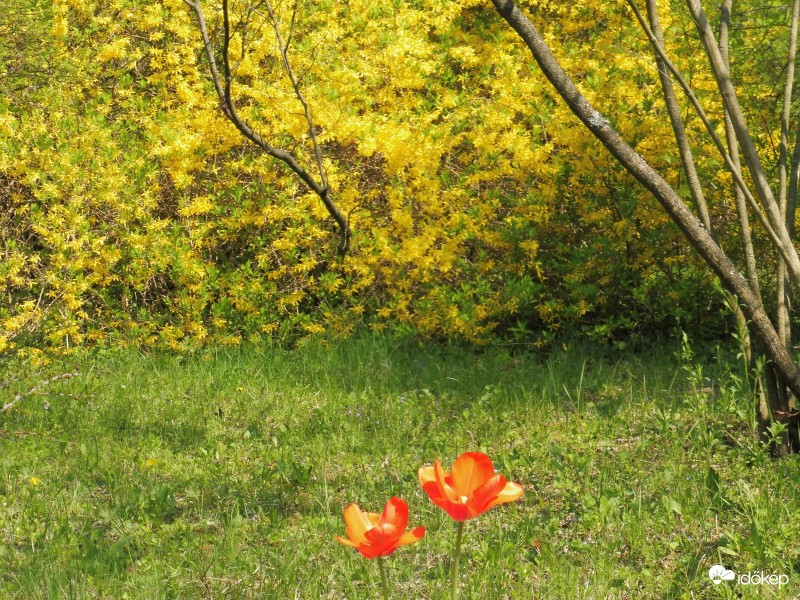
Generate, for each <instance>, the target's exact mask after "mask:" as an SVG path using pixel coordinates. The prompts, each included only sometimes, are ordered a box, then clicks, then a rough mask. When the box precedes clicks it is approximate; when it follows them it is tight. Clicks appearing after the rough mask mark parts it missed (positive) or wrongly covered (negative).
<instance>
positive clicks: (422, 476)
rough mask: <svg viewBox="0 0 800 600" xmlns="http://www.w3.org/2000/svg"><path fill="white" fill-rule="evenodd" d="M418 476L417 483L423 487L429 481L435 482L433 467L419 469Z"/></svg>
mask: <svg viewBox="0 0 800 600" xmlns="http://www.w3.org/2000/svg"><path fill="white" fill-rule="evenodd" d="M417 474H418V475H419V483H420V485H422V486H424V485H425V484H426V483H428V482H429V481H436V474H435V473H434V468H433V467H420V468H419V471H418V472H417Z"/></svg>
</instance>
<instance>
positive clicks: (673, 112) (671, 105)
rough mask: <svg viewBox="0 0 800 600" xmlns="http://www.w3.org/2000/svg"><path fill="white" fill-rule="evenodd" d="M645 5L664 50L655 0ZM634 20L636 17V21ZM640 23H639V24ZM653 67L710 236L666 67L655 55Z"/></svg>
mask: <svg viewBox="0 0 800 600" xmlns="http://www.w3.org/2000/svg"><path fill="white" fill-rule="evenodd" d="M646 1H647V17H648V19H649V20H650V27H651V29H652V31H653V36H654V38H655V40H656V43H657V44H658V45H659V46H660V47H662V48H663V47H664V36H663V34H662V32H661V22H660V21H659V18H658V4H657V0H646ZM631 8H633V10H634V12H636V13H638V8H636V3H635V2H633V1H632V2H631ZM637 18H638V17H637ZM640 22H641V21H640ZM656 63H657V65H658V75H659V78H660V79H661V89H662V91H663V96H664V102H665V103H666V105H667V112H668V113H669V119H670V122H671V123H672V131H673V133H674V134H675V141H676V142H677V144H678V151H679V153H680V155H681V161H682V162H683V170H684V172H685V173H686V181H687V183H688V184H689V190H690V191H691V194H692V199H693V200H694V203H695V205H696V206H697V212H698V213H699V214H700V219H701V220H702V221H703V224H704V225H705V226H706V229H707V230H708V231H709V232H711V234H712V235H713V229H712V226H711V215H710V214H709V212H708V205H707V204H706V199H705V196H704V194H703V188H702V186H701V185H700V178H699V177H698V176H697V168H696V167H695V162H694V157H693V156H692V149H691V147H690V146H689V138H688V137H687V136H686V129H685V128H684V125H683V118H682V117H681V109H680V106H679V105H678V98H677V97H676V96H675V88H674V87H673V85H672V79H670V76H669V70H668V68H667V65H666V64H664V59H662V58H661V56H660V55H659V54H658V52H656Z"/></svg>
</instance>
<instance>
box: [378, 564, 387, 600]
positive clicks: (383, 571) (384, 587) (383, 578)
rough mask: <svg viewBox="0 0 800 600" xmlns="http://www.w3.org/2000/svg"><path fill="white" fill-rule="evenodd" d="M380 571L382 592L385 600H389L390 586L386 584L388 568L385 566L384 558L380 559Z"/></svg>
mask: <svg viewBox="0 0 800 600" xmlns="http://www.w3.org/2000/svg"><path fill="white" fill-rule="evenodd" d="M378 570H379V571H380V572H381V590H383V600H389V584H388V583H387V582H386V568H385V567H384V566H383V557H382V556H379V557H378Z"/></svg>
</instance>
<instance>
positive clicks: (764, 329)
mask: <svg viewBox="0 0 800 600" xmlns="http://www.w3.org/2000/svg"><path fill="white" fill-rule="evenodd" d="M492 3H493V4H494V6H495V8H496V9H497V12H498V13H499V14H500V15H501V16H502V17H503V18H504V19H505V20H506V21H507V22H508V24H509V25H510V26H511V27H512V28H513V29H514V31H516V32H517V34H518V35H519V36H520V38H521V39H522V40H523V41H524V42H525V44H526V45H527V47H528V49H529V50H530V51H531V53H532V55H533V57H534V59H535V60H536V62H537V63H538V65H539V67H540V68H541V69H542V72H543V73H544V75H545V76H546V77H547V79H548V80H549V81H550V83H551V84H552V85H553V87H554V88H555V90H556V92H557V93H558V94H559V95H560V96H561V98H562V99H563V100H564V101H565V102H566V103H567V105H568V106H569V108H570V110H571V111H572V112H573V113H574V114H575V115H576V116H577V117H578V118H579V119H580V120H581V122H583V124H584V125H585V126H586V128H587V129H589V131H591V132H592V134H593V135H594V136H595V137H596V138H597V139H598V140H600V141H601V142H602V143H603V145H604V146H605V147H606V148H607V149H608V150H609V151H610V152H611V154H612V155H613V156H614V157H615V158H616V159H617V161H619V163H620V164H621V165H622V166H624V167H625V169H627V171H628V172H629V173H630V174H631V175H633V176H634V177H635V178H636V179H637V180H638V181H639V182H640V183H641V184H642V185H643V186H644V187H645V188H647V189H648V190H649V191H650V192H651V193H652V194H653V196H654V197H655V198H656V199H657V200H658V201H659V203H660V204H661V205H662V206H663V207H664V209H665V210H666V211H667V213H668V214H669V215H670V217H671V218H672V220H673V221H674V222H675V223H676V224H677V225H678V226H679V227H680V228H681V230H682V231H683V233H684V235H685V236H686V237H687V239H688V240H689V241H690V242H691V244H692V246H693V247H694V248H695V250H697V252H698V253H699V254H700V255H701V256H702V257H703V259H704V260H705V261H706V264H707V265H708V266H709V267H710V268H711V269H712V270H713V271H714V272H715V273H716V274H717V276H718V277H719V278H720V281H721V282H722V284H723V285H724V286H725V287H726V289H727V290H728V291H729V292H731V293H732V294H734V295H736V296H737V297H738V298H739V300H740V301H741V303H742V308H743V310H744V311H745V314H746V315H747V316H748V317H749V318H750V320H751V323H752V326H753V328H754V330H755V332H756V333H757V334H758V337H759V339H760V340H761V341H762V342H763V344H764V348H765V351H766V353H767V354H768V355H769V357H770V358H771V359H772V361H773V364H775V365H776V368H778V369H779V370H780V373H781V375H782V378H783V379H785V382H786V384H787V385H788V387H789V388H790V389H791V390H792V392H794V393H795V394H796V395H800V369H798V367H797V365H796V364H795V362H794V359H793V357H792V355H791V354H790V353H789V352H788V351H787V349H786V347H785V346H784V345H783V343H782V341H781V340H780V338H779V337H778V335H777V333H776V332H775V329H774V327H773V326H772V323H771V321H770V319H769V316H768V315H767V313H766V311H765V310H764V306H763V304H762V303H761V300H760V299H759V297H758V296H756V295H755V294H754V292H753V290H751V289H750V286H749V285H748V283H747V281H746V280H745V279H744V277H742V275H741V274H740V273H739V271H738V270H737V269H736V266H735V265H734V264H733V262H732V261H731V260H730V258H728V256H727V255H726V254H725V252H724V251H723V250H722V248H720V246H719V245H718V244H717V243H716V242H715V241H714V240H713V239H712V237H711V235H710V234H709V233H708V232H707V231H706V230H705V228H704V227H703V226H702V225H701V223H700V222H699V221H698V219H697V217H695V216H694V214H692V212H691V211H690V210H689V208H688V207H687V206H686V205H685V204H684V203H683V201H682V200H681V198H680V196H678V194H677V192H675V190H674V189H673V188H672V187H671V186H670V185H669V184H668V183H667V182H666V181H665V180H664V178H663V177H661V175H659V174H658V172H656V171H655V169H653V168H652V167H651V166H650V165H649V164H648V163H647V162H646V161H645V160H644V159H643V158H642V157H641V156H640V155H639V154H637V153H636V151H634V150H633V148H631V147H630V145H629V144H627V143H626V142H625V141H624V140H623V139H622V138H621V137H620V135H619V134H618V133H617V131H616V130H615V129H614V128H613V127H611V125H610V124H609V122H608V120H607V119H606V118H604V117H603V115H601V114H600V113H599V112H598V111H597V110H596V109H595V108H594V107H593V106H592V105H591V104H590V103H589V101H588V100H586V98H585V97H584V96H583V95H582V94H581V93H580V92H579V91H578V88H577V87H576V86H575V83H574V82H573V81H572V79H570V77H569V76H568V75H567V74H566V73H565V72H564V70H563V69H562V68H561V65H560V64H559V63H558V61H557V60H556V59H555V57H554V56H553V54H552V52H551V51H550V48H549V47H548V46H547V43H546V42H545V40H544V38H543V37H542V35H541V34H540V33H539V31H538V30H537V29H536V27H535V26H534V25H533V23H531V21H530V19H528V18H527V17H526V16H525V15H524V14H522V12H521V11H520V10H519V8H517V6H516V5H515V4H514V2H513V1H512V0H492Z"/></svg>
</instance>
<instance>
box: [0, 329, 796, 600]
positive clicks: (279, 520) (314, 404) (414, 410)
mask: <svg viewBox="0 0 800 600" xmlns="http://www.w3.org/2000/svg"><path fill="white" fill-rule="evenodd" d="M675 349H677V345H676V346H675V348H669V349H665V350H664V351H663V353H662V354H659V355H653V354H648V355H640V356H633V355H612V354H604V353H602V352H599V351H589V350H586V349H582V348H570V349H564V350H559V351H557V352H554V353H552V354H550V355H548V356H532V355H531V356H529V355H517V356H510V355H509V354H508V353H507V352H505V351H503V350H498V349H496V348H495V349H491V350H487V351H484V352H474V351H466V350H460V349H453V348H441V347H423V348H420V347H418V346H415V345H412V344H406V343H403V342H402V341H397V340H392V339H391V338H387V337H381V336H377V337H370V336H365V337H361V338H358V339H355V340H351V341H348V342H344V343H341V344H338V345H336V346H334V347H331V348H329V349H324V348H321V347H317V346H313V345H308V346H306V347H303V348H300V349H298V350H294V351H284V350H277V349H267V350H263V349H262V350H245V349H239V350H218V351H208V352H205V353H198V354H195V355H191V356H174V355H142V354H138V353H135V352H131V353H125V354H114V353H111V354H108V355H105V356H99V355H95V356H92V357H87V358H85V359H83V360H82V361H81V374H80V375H79V376H78V377H75V378H74V379H72V380H70V381H69V382H67V383H64V384H61V385H53V386H51V387H50V388H49V391H50V392H59V393H58V394H54V393H51V394H50V395H47V396H33V397H30V398H27V399H26V400H24V401H23V402H21V403H20V404H19V405H18V406H17V408H15V409H14V410H12V411H10V412H9V413H6V414H4V415H0V598H3V599H5V598H23V599H34V598H113V599H118V598H143V599H145V598H146V599H157V598H280V599H283V598H287V599H289V598H309V599H317V598H354V599H357V598H377V597H380V581H379V577H378V571H377V565H376V564H374V563H373V562H371V561H367V560H365V559H363V558H362V557H361V556H360V555H358V554H357V553H356V552H355V551H353V550H352V549H350V548H346V547H344V546H342V545H341V544H339V543H338V542H336V541H335V539H334V536H335V535H344V522H343V519H342V510H343V508H344V507H345V506H346V505H347V504H348V503H350V502H356V503H358V504H359V505H360V506H362V507H363V508H365V509H367V510H371V511H375V512H380V510H381V509H382V507H383V504H384V503H385V502H386V500H387V499H388V498H389V497H390V496H392V495H398V496H401V497H402V498H404V499H405V500H407V502H408V504H409V507H410V512H411V517H410V525H412V526H416V525H426V526H427V528H428V533H427V535H426V536H425V538H424V539H423V540H422V541H421V542H419V543H417V544H415V545H412V546H408V547H403V548H401V549H399V550H398V551H397V552H396V553H395V554H393V555H392V556H391V557H389V558H388V559H387V561H386V564H387V567H388V573H389V579H390V587H391V590H392V592H393V595H394V597H396V598H442V597H445V596H446V595H447V592H448V590H449V582H448V573H449V568H450V554H449V553H450V549H451V548H452V546H453V542H454V535H455V526H454V523H453V522H452V521H451V520H450V519H449V517H447V515H446V514H445V513H444V512H443V511H442V510H440V509H439V508H437V507H435V506H434V505H433V504H432V503H431V502H430V501H429V500H428V498H427V497H426V496H425V495H424V494H423V493H422V491H421V489H420V485H419V482H418V480H417V469H418V468H419V467H420V466H421V465H423V464H431V463H432V462H433V461H434V459H436V458H441V459H442V461H443V463H444V464H445V465H449V464H450V463H452V461H453V459H454V458H455V457H457V456H458V455H459V454H461V453H462V452H464V451H467V450H479V451H482V452H485V453H487V454H488V455H489V456H491V457H492V459H493V460H494V462H495V466H496V467H497V469H498V470H499V471H500V472H502V473H503V474H505V475H506V476H507V477H508V478H509V479H512V480H514V481H517V482H519V483H521V484H522V485H523V486H524V487H525V495H524V496H523V498H522V499H521V500H520V501H519V502H516V503H513V504H509V505H504V506H501V507H497V508H495V509H492V510H491V511H489V512H488V513H486V514H485V515H483V516H482V517H480V518H478V519H475V520H472V521H468V522H467V526H466V530H465V539H464V551H463V554H462V558H461V579H460V597H461V598H474V599H493V598H512V599H516V598H519V599H526V598H545V599H561V598H701V597H703V598H739V597H745V598H749V597H762V598H791V597H798V596H800V549H799V548H798V546H799V544H798V541H799V540H800V518H798V514H800V473H799V469H798V461H797V460H796V459H794V458H790V459H786V460H781V461H774V460H773V459H771V458H770V456H769V454H768V453H767V452H766V451H765V450H764V449H763V448H762V447H761V446H759V445H758V444H757V443H756V442H755V441H754V440H753V434H752V429H751V417H750V412H751V410H750V407H749V405H748V401H747V400H746V398H745V397H744V395H743V394H742V393H741V388H742V387H743V386H742V384H741V382H740V381H739V380H738V379H737V377H736V376H735V373H736V368H735V367H732V366H731V365H728V364H727V363H726V361H724V360H721V359H718V358H715V356H714V354H713V353H711V354H710V355H709V356H708V357H707V358H705V359H703V360H700V359H696V358H691V360H690V357H689V355H688V353H684V360H683V361H680V360H678V358H676V357H675V356H674V355H673V350H675ZM709 382H710V383H711V384H712V389H711V390H707V389H704V390H701V389H699V388H700V386H701V385H707V384H708V383H709ZM16 385H23V383H19V384H16ZM713 386H716V387H713ZM13 388H14V386H11V387H10V388H6V389H5V390H3V391H4V392H8V390H9V389H13ZM717 563H719V564H722V565H724V566H726V567H728V568H730V569H733V570H734V571H735V572H736V573H737V574H738V575H742V574H747V573H748V572H753V573H754V572H756V571H758V570H760V571H762V572H763V573H764V574H779V575H780V574H783V575H786V576H787V577H788V584H786V585H782V586H778V585H772V584H769V583H767V584H760V585H752V584H751V585H746V584H745V583H740V582H738V581H733V582H723V583H721V584H719V585H716V586H715V585H713V584H712V583H711V580H710V579H709V576H708V570H709V568H710V567H711V566H712V565H714V564H717ZM743 581H746V579H745V580H743Z"/></svg>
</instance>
